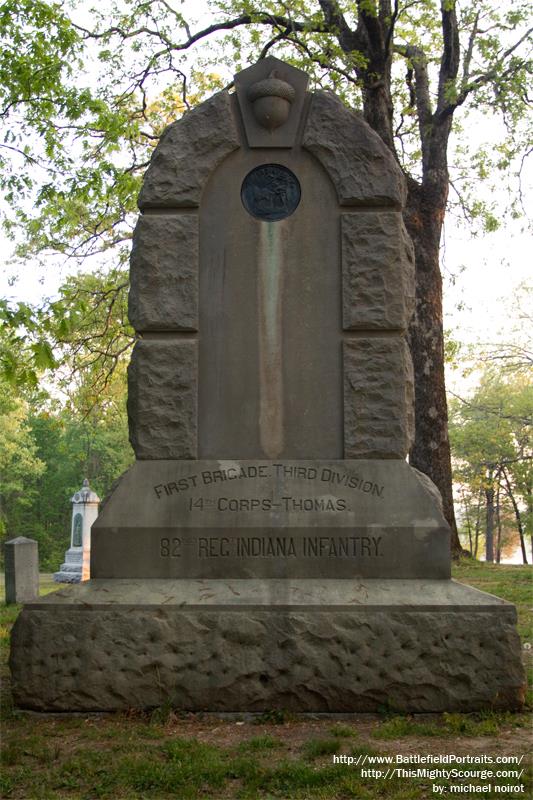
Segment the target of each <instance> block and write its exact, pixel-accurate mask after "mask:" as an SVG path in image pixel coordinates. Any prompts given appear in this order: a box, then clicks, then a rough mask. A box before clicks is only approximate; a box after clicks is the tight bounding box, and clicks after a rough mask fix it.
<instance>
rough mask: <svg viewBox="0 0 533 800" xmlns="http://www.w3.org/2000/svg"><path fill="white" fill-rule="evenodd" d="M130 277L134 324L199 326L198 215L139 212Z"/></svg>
mask: <svg viewBox="0 0 533 800" xmlns="http://www.w3.org/2000/svg"><path fill="white" fill-rule="evenodd" d="M130 282H131V284H130V292H129V297H128V304H129V305H128V316H129V320H130V322H131V324H132V325H133V327H134V328H135V330H137V331H195V330H197V329H198V217H197V216H196V215H195V214H179V215H178V216H173V217H171V216H169V215H165V216H155V215H144V216H142V217H140V219H139V221H138V223H137V226H136V228H135V233H134V234H133V248H132V251H131V271H130Z"/></svg>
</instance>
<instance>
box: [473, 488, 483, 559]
mask: <svg viewBox="0 0 533 800" xmlns="http://www.w3.org/2000/svg"><path fill="white" fill-rule="evenodd" d="M481 497H482V493H481V492H480V493H479V495H478V498H477V510H476V532H475V536H474V558H477V553H478V549H479V529H480V527H481Z"/></svg>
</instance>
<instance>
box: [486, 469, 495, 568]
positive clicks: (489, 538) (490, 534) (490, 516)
mask: <svg viewBox="0 0 533 800" xmlns="http://www.w3.org/2000/svg"><path fill="white" fill-rule="evenodd" d="M489 480H490V481H492V474H491V475H490V477H489ZM485 499H486V501H487V530H486V533H485V561H487V562H488V563H492V562H493V561H494V487H493V486H492V483H491V484H490V485H489V486H487V488H486V489H485Z"/></svg>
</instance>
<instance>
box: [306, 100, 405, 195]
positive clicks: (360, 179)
mask: <svg viewBox="0 0 533 800" xmlns="http://www.w3.org/2000/svg"><path fill="white" fill-rule="evenodd" d="M303 146H304V147H305V148H306V149H307V150H309V151H310V152H311V153H312V154H313V155H314V156H316V158H317V159H318V160H319V161H320V163H321V164H322V166H323V167H324V169H325V170H326V172H327V173H328V175H329V177H330V178H331V180H332V181H333V183H334V185H335V188H336V190H337V195H338V198H339V203H340V204H341V206H357V205H392V206H395V207H397V208H400V207H401V206H402V205H403V204H404V201H405V197H406V187H405V180H404V177H403V175H402V172H401V170H400V168H399V166H398V164H397V163H396V162H395V160H394V158H393V156H392V153H391V152H390V151H389V150H388V149H387V147H386V146H385V145H384V144H383V142H382V141H381V139H380V138H379V136H378V135H377V133H375V132H374V131H373V130H372V129H371V128H370V126H369V125H368V124H367V123H366V122H365V121H364V120H363V118H362V117H361V116H359V115H358V114H355V113H354V112H353V111H349V110H348V109H347V108H346V106H345V105H344V104H343V103H342V102H341V100H339V98H338V97H336V96H335V95H334V94H332V93H330V92H316V94H314V95H313V98H312V101H311V108H310V111H309V117H308V119H307V125H306V128H305V131H304V136H303Z"/></svg>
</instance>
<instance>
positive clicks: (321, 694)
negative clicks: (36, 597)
mask: <svg viewBox="0 0 533 800" xmlns="http://www.w3.org/2000/svg"><path fill="white" fill-rule="evenodd" d="M148 583H150V582H148ZM242 583H246V582H242ZM308 583H310V582H308ZM346 583H347V584H352V585H351V586H349V587H347V588H348V589H351V590H352V591H355V592H356V593H357V590H358V587H357V586H356V585H354V584H353V582H349V581H348V582H346ZM370 583H371V582H370ZM390 583H392V584H394V583H395V582H394V581H391V582H390ZM418 583H422V582H418ZM171 586H172V584H171V582H167V592H168V593H169V596H167V598H166V602H163V601H161V603H159V604H156V603H153V604H150V599H151V598H152V597H153V595H152V593H151V591H150V588H149V586H145V587H143V586H142V584H139V585H138V586H137V587H136V591H135V592H133V597H135V595H136V596H137V598H136V599H137V603H136V604H130V603H129V602H128V603H127V605H118V604H117V605H110V604H106V603H105V601H104V602H102V600H101V599H100V600H99V601H96V602H95V598H93V602H92V603H91V598H90V596H89V595H88V594H87V592H85V593H84V594H79V598H78V601H77V602H76V601H75V598H76V597H78V595H77V591H78V587H75V588H74V587H70V588H69V589H64V590H62V594H63V595H66V594H67V593H72V594H71V597H72V598H73V599H74V601H73V602H70V603H69V602H66V603H65V602H64V601H63V602H62V601H61V600H59V602H58V601H56V600H55V599H54V595H49V596H48V598H44V599H43V600H45V601H47V602H40V603H39V604H35V605H33V606H26V607H25V609H24V610H23V612H22V613H21V615H20V616H19V618H18V620H17V622H16V624H15V627H14V629H13V634H12V650H11V662H10V663H11V669H12V672H13V675H14V681H13V693H14V699H15V704H16V705H17V706H19V707H22V708H33V709H37V710H48V711H67V710H69V711H72V710H79V711H81V710H84V711H89V710H91V711H97V710H106V711H107V710H109V711H111V710H114V709H127V708H132V707H137V708H138V707H144V708H149V707H154V706H159V705H161V704H162V703H164V702H168V701H170V702H171V703H172V704H173V705H174V706H175V707H176V708H179V709H182V710H189V711H201V710H209V711H265V710H271V709H275V708H280V709H290V710H292V711H296V712H350V711H377V710H379V708H380V707H383V706H387V707H388V708H393V709H395V710H397V711H402V712H406V711H409V712H413V711H418V712H430V711H444V710H447V711H462V712H465V711H474V710H479V709H487V708H502V709H503V708H518V707H520V705H521V702H522V700H523V690H524V674H523V668H522V665H521V660H520V641H519V638H518V636H517V634H516V630H515V627H514V624H515V620H516V613H515V610H514V607H513V606H511V605H510V604H506V603H505V604H503V603H502V602H501V601H499V602H498V601H496V602H495V601H494V598H491V597H490V596H488V595H484V597H486V598H487V601H486V602H485V603H483V602H481V601H480V600H479V599H478V598H476V599H475V600H474V604H473V605H472V604H471V603H469V602H468V600H467V599H466V598H465V596H464V595H465V593H464V592H462V593H460V594H461V596H462V598H463V603H464V607H463V608H462V609H461V606H460V604H459V606H458V607H457V605H456V607H455V608H453V609H451V608H450V607H447V606H441V607H436V606H434V605H428V601H429V600H430V599H431V591H428V592H427V594H426V596H425V597H423V598H422V599H420V598H419V599H418V607H417V608H416V607H413V605H412V604H411V605H410V606H409V607H407V608H403V607H402V606H401V605H400V604H396V605H394V603H393V601H394V597H395V593H394V590H393V589H389V593H390V599H389V603H388V604H386V603H384V604H383V605H382V606H381V607H379V606H376V605H374V606H365V601H364V600H363V601H362V605H359V606H357V607H356V608H354V607H349V606H346V605H338V606H331V605H327V600H326V603H324V601H322V605H321V606H318V607H316V608H309V607H307V608H306V607H298V605H295V606H289V607H282V608H276V607H275V606H273V605H272V604H271V601H270V600H268V605H267V606H265V605H239V606H233V607H232V606H231V601H228V604H227V605H225V606H223V607H219V608H213V607H206V606H205V605H203V604H202V603H203V601H202V600H200V604H199V605H197V606H195V607H193V608H187V606H184V605H183V603H181V600H180V598H177V599H175V598H173V597H172V596H171V592H172V589H171ZM426 586H428V584H426ZM209 588H210V587H209V586H205V587H202V591H201V592H200V593H199V594H200V597H202V596H206V595H207V596H209ZM230 588H232V589H233V592H235V593H237V592H239V593H240V592H241V591H246V590H245V589H244V588H243V587H241V586H235V585H232V586H231V587H230ZM367 588H369V587H368V583H367V585H365V586H364V587H361V591H360V592H359V594H360V595H361V597H364V593H365V592H364V590H365V589H367ZM463 588H464V587H463ZM102 589H103V592H105V586H103V587H102ZM211 589H212V591H215V592H216V587H214V586H212V587H211ZM417 590H418V594H420V592H422V591H423V589H422V588H421V586H419V585H417V584H416V583H415V582H413V594H414V593H415V592H416V591H417ZM306 591H307V594H311V595H312V593H313V589H312V587H311V586H307V587H306ZM57 594H59V593H57ZM227 594H229V593H227ZM479 594H480V593H477V595H479ZM130 595H131V593H130ZM231 596H232V597H235V594H232V595H231ZM266 596H267V597H269V596H270V597H271V598H272V597H274V596H275V587H271V588H270V591H268V590H267V591H266ZM348 596H350V593H349V592H348ZM82 597H83V598H84V600H81V599H80V598H82ZM146 598H149V599H148V603H147V601H146ZM131 599H132V597H131V596H129V597H128V600H131ZM355 602H357V600H356V601H355ZM359 602H361V601H359Z"/></svg>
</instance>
